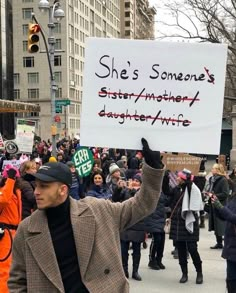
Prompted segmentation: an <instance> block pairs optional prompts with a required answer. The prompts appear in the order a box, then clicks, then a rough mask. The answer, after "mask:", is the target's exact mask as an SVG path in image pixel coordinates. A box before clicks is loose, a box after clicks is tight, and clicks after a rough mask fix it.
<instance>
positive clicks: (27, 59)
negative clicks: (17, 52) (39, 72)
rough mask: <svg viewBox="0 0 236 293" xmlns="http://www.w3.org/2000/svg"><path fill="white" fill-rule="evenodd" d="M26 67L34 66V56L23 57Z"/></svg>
mask: <svg viewBox="0 0 236 293" xmlns="http://www.w3.org/2000/svg"><path fill="white" fill-rule="evenodd" d="M23 66H24V67H34V57H23Z"/></svg>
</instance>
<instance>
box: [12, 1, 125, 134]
mask: <svg viewBox="0 0 236 293" xmlns="http://www.w3.org/2000/svg"><path fill="white" fill-rule="evenodd" d="M49 2H50V4H51V5H53V3H54V1H53V0H51V1H49ZM38 3H39V0H17V1H15V2H14V5H13V15H14V18H13V27H14V30H13V36H14V98H15V100H16V101H22V102H31V103H34V104H39V105H40V107H41V112H40V113H28V114H21V115H24V117H26V118H28V119H33V120H35V121H36V122H37V127H36V128H37V130H36V133H37V135H39V136H40V137H41V138H42V139H48V138H50V137H51V128H50V126H51V99H50V76H49V67H48V62H47V56H46V53H45V46H44V43H43V40H42V38H41V37H40V50H39V52H38V53H35V54H30V53H28V50H27V39H28V23H29V22H31V13H32V12H33V13H35V16H36V18H37V20H38V22H39V23H40V25H41V27H42V29H43V31H44V33H45V35H46V37H47V36H48V28H47V24H48V22H49V15H48V13H47V14H45V15H42V14H41V13H40V11H39V9H38ZM60 3H61V8H62V9H63V10H64V12H65V17H64V18H63V19H62V21H61V22H60V23H56V26H55V28H54V35H55V42H56V43H55V49H56V52H55V58H54V68H53V70H54V77H55V81H56V84H57V86H58V90H57V93H56V100H64V99H69V100H70V102H71V103H70V105H69V106H63V107H62V113H58V114H57V115H59V116H60V120H61V122H59V123H57V124H58V125H57V126H58V137H64V136H70V137H73V136H75V135H77V134H78V133H79V129H80V111H81V98H82V92H83V70H84V58H85V40H86V38H87V37H88V36H93V37H109V38H119V37H120V1H119V0H106V1H105V0H103V1H101V0H61V1H60Z"/></svg>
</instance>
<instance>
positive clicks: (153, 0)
mask: <svg viewBox="0 0 236 293" xmlns="http://www.w3.org/2000/svg"><path fill="white" fill-rule="evenodd" d="M167 1H168V2H176V1H174V0H164V1H159V0H149V4H150V6H154V7H155V8H156V10H157V14H156V21H159V22H161V21H163V22H166V23H169V24H174V23H175V18H174V17H173V16H171V14H170V11H168V10H166V9H165V8H164V3H166V2H167ZM181 3H184V0H178V4H179V5H181ZM182 7H183V6H182ZM180 22H181V25H182V26H183V27H187V28H188V29H190V28H191V23H190V21H188V20H187V19H186V18H184V17H181V18H180ZM161 32H162V33H163V32H165V33H166V34H168V35H174V34H177V33H178V30H177V28H174V27H167V26H164V25H162V24H160V23H157V22H156V38H159V37H160V36H161V35H162V34H161ZM181 33H182V31H181ZM164 41H180V39H178V38H171V39H170V38H168V39H167V38H166V39H164ZM185 41H186V40H185Z"/></svg>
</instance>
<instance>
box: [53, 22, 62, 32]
mask: <svg viewBox="0 0 236 293" xmlns="http://www.w3.org/2000/svg"><path fill="white" fill-rule="evenodd" d="M54 32H55V33H56V34H60V33H61V23H59V22H58V23H55V27H54Z"/></svg>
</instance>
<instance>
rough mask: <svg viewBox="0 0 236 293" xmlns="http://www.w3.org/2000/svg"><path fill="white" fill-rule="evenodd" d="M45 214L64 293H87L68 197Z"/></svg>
mask: <svg viewBox="0 0 236 293" xmlns="http://www.w3.org/2000/svg"><path fill="white" fill-rule="evenodd" d="M46 214H47V218H48V226H49V230H50V234H51V237H52V242H53V247H54V250H55V254H56V257H57V262H58V266H59V269H60V272H61V278H62V282H63V285H64V289H65V293H78V292H79V293H88V292H89V291H88V290H87V289H86V287H85V286H84V284H83V282H82V280H81V274H80V268H79V262H78V256H77V252H76V247H75V240H74V235H73V230H72V225H71V220H70V200H69V197H68V198H67V199H66V201H65V202H64V203H62V204H61V205H59V206H57V207H55V208H49V209H47V210H46Z"/></svg>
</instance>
